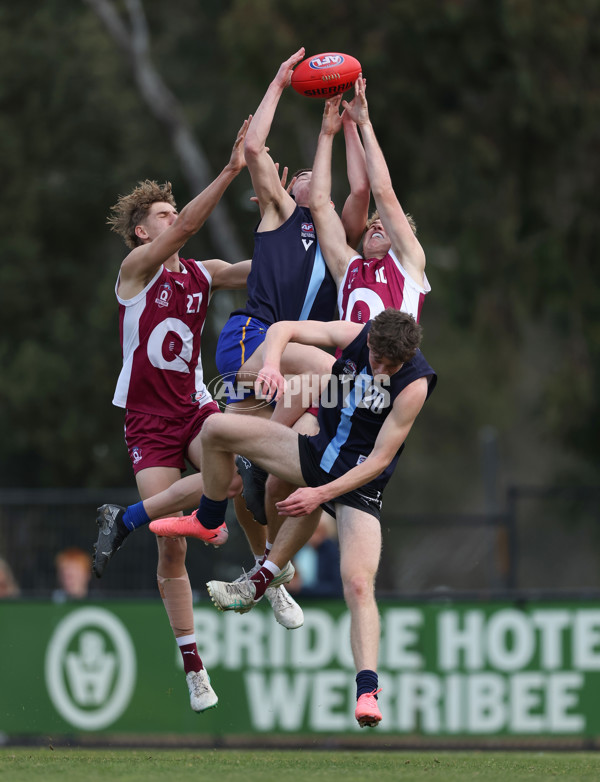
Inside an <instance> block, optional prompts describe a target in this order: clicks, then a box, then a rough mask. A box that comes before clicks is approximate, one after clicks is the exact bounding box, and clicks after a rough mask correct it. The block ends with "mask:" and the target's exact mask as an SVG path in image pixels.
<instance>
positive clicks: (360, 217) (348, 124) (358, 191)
mask: <svg viewBox="0 0 600 782" xmlns="http://www.w3.org/2000/svg"><path fill="white" fill-rule="evenodd" d="M342 126H343V128H344V139H345V141H346V170H347V172H348V183H349V184H350V195H349V196H348V198H347V199H346V203H345V204H344V208H343V209H342V225H343V226H344V230H345V231H346V241H347V242H348V244H349V245H350V247H353V248H354V249H356V248H357V247H358V245H359V244H360V240H361V239H362V235H363V233H364V230H365V225H366V223H367V219H368V217H369V200H370V197H371V188H370V185H369V175H368V173H367V160H366V156H365V150H364V149H363V145H362V144H361V141H360V136H359V133H358V128H357V126H356V122H354V120H353V119H352V118H351V117H350V115H349V114H348V112H346V111H344V112H343V113H342Z"/></svg>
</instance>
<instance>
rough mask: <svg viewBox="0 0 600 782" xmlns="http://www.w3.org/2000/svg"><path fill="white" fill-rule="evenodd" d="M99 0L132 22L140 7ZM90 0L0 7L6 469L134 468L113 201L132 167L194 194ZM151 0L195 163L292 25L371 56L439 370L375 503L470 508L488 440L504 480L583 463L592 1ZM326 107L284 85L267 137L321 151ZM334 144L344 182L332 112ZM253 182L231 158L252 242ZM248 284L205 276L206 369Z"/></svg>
mask: <svg viewBox="0 0 600 782" xmlns="http://www.w3.org/2000/svg"><path fill="white" fill-rule="evenodd" d="M100 5H104V6H107V5H108V6H109V7H110V8H112V9H113V10H114V11H115V12H116V13H118V17H117V18H118V19H120V20H121V22H122V24H124V25H129V24H130V19H129V14H130V13H132V12H134V11H135V10H136V8H137V9H138V11H139V9H140V8H141V6H140V5H139V0H128V2H121V1H120V0H115V2H114V3H113V2H110V3H101V4H100ZM97 6H98V3H94V2H93V1H92V0H88V1H87V2H86V0H30V2H27V3H20V4H8V3H3V4H2V6H1V7H0V138H1V143H0V162H1V164H2V181H3V183H4V190H3V199H2V202H3V209H2V210H1V211H0V254H1V262H0V290H1V291H2V307H1V312H0V319H1V323H2V332H1V341H0V360H1V366H2V372H1V375H0V394H1V400H2V404H1V405H0V427H1V430H2V433H3V437H2V440H1V441H0V485H1V486H3V487H52V486H57V487H75V486H81V487H99V488H102V487H113V486H130V485H133V476H132V473H131V468H130V465H129V463H128V459H127V455H126V451H125V446H124V443H123V438H122V424H123V414H122V411H121V410H119V409H117V408H114V407H113V406H112V405H111V399H112V393H113V389H114V384H115V382H116V378H117V375H118V372H119V367H120V347H119V340H118V318H117V305H116V300H115V298H114V284H115V279H116V275H117V272H118V268H119V265H120V262H121V260H122V258H123V257H124V255H125V252H126V250H125V247H124V246H123V245H122V243H121V241H120V239H119V238H118V237H116V236H115V235H114V234H111V233H110V232H109V230H108V228H107V226H106V224H105V219H106V215H107V213H108V210H109V207H110V206H111V204H113V203H114V202H115V201H116V198H117V196H118V195H119V194H122V193H125V192H128V191H129V190H130V189H131V188H132V187H133V186H134V185H135V184H136V182H137V181H139V180H140V179H144V178H151V179H157V180H159V181H165V180H170V181H172V182H173V185H174V191H175V194H176V197H177V199H178V203H179V205H180V206H182V205H183V204H185V203H186V202H187V201H188V200H189V199H190V198H191V197H192V196H193V195H194V194H195V193H194V192H192V190H193V188H192V187H191V186H190V178H189V172H187V171H186V170H185V165H182V161H181V157H180V156H179V155H178V153H177V151H176V149H175V147H174V145H173V134H172V128H171V130H170V129H169V126H168V123H165V122H164V121H162V122H161V121H160V119H158V118H157V116H156V114H155V112H153V110H152V106H151V105H149V103H148V101H147V100H146V99H145V98H144V97H143V96H142V94H141V93H140V89H139V83H138V82H137V81H136V78H135V75H134V71H133V70H132V67H131V60H130V59H129V58H128V57H127V56H126V54H125V53H124V51H123V49H122V48H120V47H119V46H118V44H117V42H116V40H115V39H114V37H112V36H111V35H110V33H109V31H108V28H107V27H106V24H105V23H104V22H103V21H102V19H101V18H100V17H99V15H98V13H97ZM95 7H96V8H95ZM143 10H144V12H145V19H146V21H147V25H148V36H149V58H150V62H151V65H152V67H154V68H155V69H156V73H157V74H159V75H160V77H161V79H162V80H163V82H164V84H165V85H166V86H167V87H168V89H169V90H170V91H171V93H172V95H173V96H174V97H175V99H176V100H175V105H174V109H173V111H174V113H175V109H177V111H180V112H181V117H182V118H183V121H184V122H185V123H187V127H188V128H189V129H190V132H191V134H192V136H193V138H194V139H195V140H196V142H197V144H198V145H199V148H200V149H201V150H202V151H203V153H204V154H205V156H206V159H207V161H208V163H209V166H210V171H209V172H208V177H209V178H212V176H214V175H216V173H218V171H220V169H221V168H222V166H223V165H224V164H225V163H226V161H227V160H228V157H229V152H230V149H231V146H232V144H233V140H234V138H235V134H236V131H237V129H238V128H239V126H240V125H241V123H242V120H243V119H244V118H245V117H246V116H248V114H250V113H252V112H253V111H254V110H255V108H256V106H257V105H258V103H259V102H260V99H261V97H262V95H263V93H264V91H265V89H266V87H267V85H268V83H269V82H270V80H271V79H272V78H273V76H274V75H275V73H276V71H277V68H278V66H279V64H280V63H281V62H282V60H284V59H286V58H287V57H288V56H289V55H290V54H291V53H292V52H294V51H295V50H296V49H297V48H299V47H300V46H305V48H306V52H307V54H315V53H317V52H322V51H342V52H348V53H349V54H352V55H354V56H356V57H357V58H358V59H359V60H360V62H361V63H362V66H363V71H364V74H365V76H366V78H367V81H368V98H369V106H370V112H371V117H372V120H373V124H374V126H375V129H376V133H377V135H378V138H379V140H380V143H381V146H382V148H383V150H384V153H385V155H386V158H387V161H388V164H389V166H390V170H391V173H392V179H393V181H394V184H395V188H396V192H397V194H398V196H399V198H400V200H401V202H402V204H403V206H404V208H405V209H406V210H407V211H410V212H411V213H412V214H413V215H414V216H415V218H416V220H417V223H418V226H419V236H420V239H421V242H422V244H423V247H424V248H425V252H426V254H427V263H428V265H427V274H428V277H429V280H430V282H431V285H432V289H433V291H432V293H431V294H430V295H429V296H428V298H427V300H426V302H425V307H424V311H423V318H422V323H423V326H424V333H425V336H424V344H423V349H424V352H425V354H426V355H427V357H428V359H429V361H430V362H431V363H432V365H433V366H434V367H435V368H436V370H437V371H438V373H439V376H440V380H439V386H438V390H437V391H436V393H435V394H434V395H433V397H432V399H431V401H430V402H428V404H427V406H426V408H425V410H424V411H423V413H422V415H421V417H420V419H419V420H418V422H417V424H416V426H415V429H414V431H413V432H412V433H411V435H410V438H409V444H408V447H407V450H406V453H405V455H404V456H403V458H402V460H401V466H400V467H399V470H398V473H397V476H396V478H395V479H394V481H393V482H392V484H391V485H390V488H389V490H388V495H387V507H388V508H389V510H390V511H392V509H400V508H403V509H413V510H456V511H470V510H473V509H478V508H480V507H481V504H482V502H484V495H485V491H484V483H485V481H484V476H483V474H482V463H483V462H484V461H485V460H484V459H483V457H482V453H483V449H484V444H485V443H486V442H488V448H489V442H490V438H491V442H492V445H493V444H494V443H495V442H497V449H498V450H497V460H498V473H497V481H498V488H499V489H500V490H502V489H503V488H504V487H506V486H508V485H509V484H513V483H517V484H532V483H536V484H553V483H570V484H577V483H581V484H586V483H587V484H590V483H594V484H597V483H598V469H597V468H598V462H599V456H600V437H599V433H598V421H599V394H598V387H599V380H600V377H599V375H600V317H599V315H600V295H599V290H600V286H599V283H600V272H599V271H598V267H597V266H596V264H595V261H594V260H593V258H594V252H595V250H596V248H597V247H598V246H599V244H600V221H599V219H598V213H599V208H598V207H599V205H600V204H599V201H600V188H599V187H598V175H599V172H600V88H599V86H598V85H600V1H599V0H547V1H546V2H544V3H541V2H539V0H487V2H481V0H418V1H417V0H385V2H384V0H372V2H370V3H364V2H363V3H357V2H355V1H354V0H330V2H329V3H322V2H315V0H303V1H302V2H299V0H287V2H285V3H280V2H276V0H204V2H202V3H200V2H197V1H194V0H172V2H171V3H168V4H165V3H158V2H155V0H145V2H144V4H143ZM321 112H322V103H321V102H320V101H313V100H309V99H306V98H302V97H300V96H299V95H297V94H296V93H294V92H293V91H292V90H288V91H286V93H284V95H283V97H282V100H281V102H280V105H279V109H278V112H277V115H276V117H275V122H274V125H273V130H272V133H271V135H270V137H269V145H270V148H271V154H272V155H273V157H274V159H275V160H279V161H280V162H281V164H282V165H288V166H289V167H290V170H294V169H295V168H298V167H301V166H305V165H310V164H311V161H312V156H313V153H314V149H315V146H316V139H317V135H318V130H319V127H320V118H321ZM334 165H335V169H336V171H335V175H334V178H335V192H334V197H335V200H336V202H337V203H341V202H342V201H343V199H344V197H345V194H346V190H347V183H346V181H345V158H344V148H343V141H342V136H341V135H340V138H339V139H337V140H336V144H335V147H334ZM207 182H208V180H207ZM207 182H205V184H207ZM251 194H252V193H251V183H250V178H249V176H248V174H247V172H244V173H242V174H241V175H240V176H239V177H238V179H237V180H236V181H235V182H234V183H233V185H232V186H231V187H230V188H229V190H228V191H227V193H226V194H225V197H224V199H223V209H224V210H225V214H226V216H227V217H228V218H229V219H230V220H231V228H230V229H227V233H228V235H229V233H230V234H231V239H232V241H233V242H234V245H235V246H238V247H239V248H240V252H241V255H242V257H250V255H251V252H252V229H253V227H254V225H255V223H256V220H257V213H256V209H255V207H254V205H253V204H252V203H251V202H250V196H251ZM212 220H213V218H211V221H212ZM217 233H218V232H217V231H215V230H213V231H212V232H211V231H210V230H208V227H207V228H205V229H203V230H202V231H201V232H200V233H199V234H198V236H197V237H196V238H195V239H194V240H193V242H190V244H189V245H188V247H187V248H186V250H185V251H184V255H186V256H187V257H196V258H199V259H203V258H204V259H205V258H212V257H222V254H223V250H222V244H220V243H219V241H218V236H217ZM235 243H237V244H235ZM240 259H241V258H227V260H231V261H236V260H240ZM219 296H221V297H222V298H221V304H220V305H219ZM236 297H237V294H236ZM236 297H232V296H226V295H223V294H217V295H216V296H215V299H214V302H213V305H212V313H211V315H210V316H209V323H208V325H207V328H206V330H205V338H204V343H203V355H204V366H205V375H206V377H207V378H210V377H212V376H213V375H214V373H215V370H214V359H213V356H214V348H215V344H216V336H217V335H218V332H219V330H220V328H221V327H222V325H223V323H224V321H225V319H226V317H227V315H228V312H229V309H233V308H234V305H235V306H237V305H238V303H239V302H238V299H237V298H236ZM496 438H497V439H496Z"/></svg>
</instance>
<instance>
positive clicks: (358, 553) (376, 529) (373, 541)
mask: <svg viewBox="0 0 600 782" xmlns="http://www.w3.org/2000/svg"><path fill="white" fill-rule="evenodd" d="M336 516H337V526H338V535H339V542H340V569H341V574H342V582H343V585H344V598H345V600H346V604H347V605H348V609H349V610H350V617H351V618H350V644H351V647H352V654H353V657H354V663H355V665H356V670H357V671H361V670H364V669H369V670H372V671H376V670H377V656H378V652H379V633H380V628H379V611H378V610H377V603H376V602H375V576H376V574H377V568H378V567H379V559H380V556H381V526H380V524H379V521H378V520H377V519H376V518H375V517H374V516H371V515H370V514H369V513H365V512H364V511H360V510H357V509H356V508H350V507H348V506H347V505H339V504H336ZM282 531H283V529H282ZM280 534H281V533H280Z"/></svg>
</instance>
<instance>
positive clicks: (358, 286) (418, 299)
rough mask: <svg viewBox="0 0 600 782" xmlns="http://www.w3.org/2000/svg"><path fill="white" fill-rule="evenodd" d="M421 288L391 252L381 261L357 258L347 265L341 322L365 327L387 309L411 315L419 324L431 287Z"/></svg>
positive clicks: (340, 301) (340, 302)
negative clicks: (364, 325) (347, 321)
mask: <svg viewBox="0 0 600 782" xmlns="http://www.w3.org/2000/svg"><path fill="white" fill-rule="evenodd" d="M423 280H424V284H425V287H423V288H422V287H421V286H420V285H418V284H417V283H416V282H415V281H414V280H413V278H412V277H411V276H410V274H409V273H408V272H407V271H406V269H405V268H404V267H403V266H402V265H401V263H400V261H399V260H398V258H397V257H396V255H395V254H394V252H393V251H392V250H390V251H389V252H388V254H387V255H386V256H385V257H384V258H382V259H381V260H380V259H378V258H371V259H370V260H366V259H365V258H363V257H362V256H360V255H355V256H354V257H353V258H352V259H351V260H350V263H349V264H348V268H347V269H346V273H345V274H344V277H343V279H342V282H341V284H340V288H339V291H338V309H339V314H340V320H349V321H351V322H352V323H366V322H367V321H368V320H371V319H373V318H374V317H375V316H376V315H379V313H380V312H383V310H385V309H389V308H391V307H393V308H394V309H396V310H401V311H402V312H408V313H410V314H411V315H412V316H413V318H414V319H415V320H416V321H417V322H418V321H419V318H420V317H421V308H422V307H423V301H424V300H425V295H426V294H427V293H429V291H430V290H431V287H430V285H429V282H428V281H427V277H426V276H425V274H423Z"/></svg>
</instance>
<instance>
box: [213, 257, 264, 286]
mask: <svg viewBox="0 0 600 782" xmlns="http://www.w3.org/2000/svg"><path fill="white" fill-rule="evenodd" d="M203 265H204V266H205V267H206V270H207V271H208V273H209V274H210V276H211V277H212V286H211V287H212V290H213V291H217V290H223V289H224V290H237V289H239V288H245V287H246V280H247V279H248V275H249V274H250V268H251V265H252V261H239V263H227V261H220V260H218V259H216V258H215V259H213V260H211V261H204V262H203Z"/></svg>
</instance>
